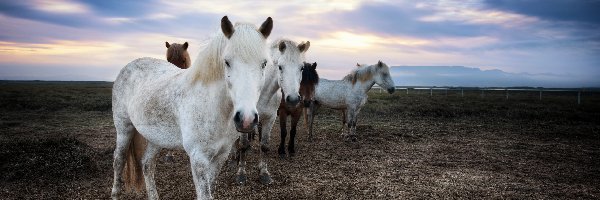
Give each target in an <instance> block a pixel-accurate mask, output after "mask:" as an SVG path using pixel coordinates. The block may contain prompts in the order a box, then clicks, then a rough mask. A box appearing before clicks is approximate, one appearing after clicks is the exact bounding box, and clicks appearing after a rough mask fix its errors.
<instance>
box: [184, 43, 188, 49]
mask: <svg viewBox="0 0 600 200" xmlns="http://www.w3.org/2000/svg"><path fill="white" fill-rule="evenodd" d="M188 46H189V44H188V43H187V42H185V43H183V49H185V50H187V48H188Z"/></svg>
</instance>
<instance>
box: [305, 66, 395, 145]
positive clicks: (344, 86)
mask: <svg viewBox="0 0 600 200" xmlns="http://www.w3.org/2000/svg"><path fill="white" fill-rule="evenodd" d="M374 84H377V85H379V86H380V87H381V88H386V89H387V91H388V92H389V93H390V94H392V93H393V92H394V90H395V84H394V81H393V80H392V77H391V76H390V70H389V67H388V66H387V65H386V64H385V63H383V62H381V61H379V62H378V63H377V64H375V65H370V66H366V65H359V64H357V68H356V69H354V70H353V71H352V72H351V73H350V74H348V75H346V77H344V78H343V79H342V80H336V81H332V80H327V79H319V84H317V87H316V89H315V97H314V98H315V101H314V103H312V104H311V106H310V109H308V116H309V117H308V126H309V128H308V134H309V138H312V124H313V120H314V113H315V111H316V109H317V108H318V107H319V106H320V105H323V106H325V107H328V108H333V109H337V110H343V111H344V113H345V117H346V122H347V126H348V134H344V135H345V136H346V137H347V138H348V139H351V140H352V141H355V140H356V120H357V115H358V113H359V112H360V109H361V108H362V106H363V105H365V103H366V102H367V97H368V96H367V92H368V91H369V90H370V89H371V87H373V85H374Z"/></svg>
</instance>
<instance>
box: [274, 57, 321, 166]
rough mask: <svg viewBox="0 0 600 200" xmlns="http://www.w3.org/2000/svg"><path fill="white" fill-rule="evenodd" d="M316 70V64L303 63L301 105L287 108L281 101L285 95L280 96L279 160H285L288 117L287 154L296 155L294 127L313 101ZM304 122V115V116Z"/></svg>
mask: <svg viewBox="0 0 600 200" xmlns="http://www.w3.org/2000/svg"><path fill="white" fill-rule="evenodd" d="M316 68H317V63H313V64H312V65H311V64H310V63H304V68H302V81H301V82H300V96H302V103H299V104H298V105H296V106H295V107H289V106H288V105H287V103H286V102H285V100H284V99H283V97H285V96H286V95H285V94H284V95H281V96H282V98H281V104H279V110H278V111H277V114H278V115H279V127H280V130H281V141H280V143H279V156H280V157H281V158H285V138H286V136H287V127H286V121H287V116H288V115H290V116H291V117H292V120H291V123H292V124H291V127H290V140H289V142H288V153H289V156H290V157H292V156H294V155H295V153H296V150H295V148H294V144H295V139H296V126H297V125H298V120H300V115H302V113H303V111H304V110H305V109H306V107H308V106H309V105H310V104H311V101H312V100H313V96H314V94H315V85H317V83H318V82H319V74H317V70H316ZM282 93H283V91H282ZM304 121H305V122H306V113H305V115H304ZM305 125H306V123H305ZM309 139H312V138H309Z"/></svg>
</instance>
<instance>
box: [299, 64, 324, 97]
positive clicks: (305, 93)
mask: <svg viewBox="0 0 600 200" xmlns="http://www.w3.org/2000/svg"><path fill="white" fill-rule="evenodd" d="M318 83H319V74H317V63H313V64H310V63H304V67H303V68H302V81H301V82H300V96H301V97H302V102H303V103H304V107H308V106H310V102H311V101H313V97H314V96H315V86H316V85H317V84H318Z"/></svg>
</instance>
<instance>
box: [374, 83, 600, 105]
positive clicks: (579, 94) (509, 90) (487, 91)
mask: <svg viewBox="0 0 600 200" xmlns="http://www.w3.org/2000/svg"><path fill="white" fill-rule="evenodd" d="M371 90H372V91H379V92H380V93H382V92H385V89H383V88H381V87H379V86H377V85H375V86H373V88H371ZM396 92H403V93H406V94H407V95H408V94H411V93H414V94H428V95H429V96H434V95H444V96H448V95H449V94H450V95H454V96H459V97H465V94H466V93H467V94H468V95H467V96H469V97H473V96H478V97H480V98H486V96H493V97H498V96H499V95H501V96H502V97H503V98H505V99H507V100H508V99H510V98H511V97H512V96H515V95H520V96H523V95H525V96H527V98H532V96H535V97H537V99H538V100H540V101H541V100H542V99H544V98H545V97H548V96H557V95H558V96H566V97H571V96H573V97H575V98H576V100H577V101H576V102H577V104H581V103H582V99H583V98H584V96H596V95H598V94H600V88H513V87H436V86H431V87H427V86H412V87H410V86H409V87H407V86H396ZM473 94H476V95H473Z"/></svg>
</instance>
